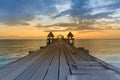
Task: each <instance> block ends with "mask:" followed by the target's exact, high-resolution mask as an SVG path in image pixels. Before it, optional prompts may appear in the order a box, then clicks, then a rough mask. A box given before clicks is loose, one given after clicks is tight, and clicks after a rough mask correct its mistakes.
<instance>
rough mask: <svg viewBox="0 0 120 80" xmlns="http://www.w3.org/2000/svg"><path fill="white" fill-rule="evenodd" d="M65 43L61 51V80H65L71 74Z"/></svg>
mask: <svg viewBox="0 0 120 80" xmlns="http://www.w3.org/2000/svg"><path fill="white" fill-rule="evenodd" d="M63 48H64V47H63V43H61V49H60V69H59V80H65V79H66V77H67V76H68V75H69V74H70V71H69V66H68V64H67V59H66V57H65V53H64V49H63Z"/></svg>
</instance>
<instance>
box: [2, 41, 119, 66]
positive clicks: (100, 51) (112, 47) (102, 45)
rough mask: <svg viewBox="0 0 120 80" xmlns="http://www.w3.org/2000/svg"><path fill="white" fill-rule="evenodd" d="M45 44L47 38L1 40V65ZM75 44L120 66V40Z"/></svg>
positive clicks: (76, 42)
mask: <svg viewBox="0 0 120 80" xmlns="http://www.w3.org/2000/svg"><path fill="white" fill-rule="evenodd" d="M45 45H46V40H0V67H2V66H4V65H5V64H8V63H10V62H12V61H15V60H17V59H19V58H21V57H23V56H26V55H27V54H28V51H29V50H38V49H39V47H40V46H45ZM75 46H77V47H79V46H80V47H85V48H86V49H89V50H90V54H91V55H93V56H95V57H97V58H99V59H102V60H104V61H106V62H108V63H110V64H112V65H114V66H117V67H119V68H120V40H76V41H75Z"/></svg>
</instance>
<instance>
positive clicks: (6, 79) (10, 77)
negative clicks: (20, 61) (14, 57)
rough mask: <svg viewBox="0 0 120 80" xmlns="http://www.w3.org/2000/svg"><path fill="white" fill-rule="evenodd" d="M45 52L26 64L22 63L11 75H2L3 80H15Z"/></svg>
mask: <svg viewBox="0 0 120 80" xmlns="http://www.w3.org/2000/svg"><path fill="white" fill-rule="evenodd" d="M43 54H44V52H43V53H42V54H39V55H36V56H35V57H33V59H31V60H29V61H28V62H27V63H26V64H24V65H22V66H21V67H19V68H18V69H16V70H15V71H13V72H11V73H10V74H9V75H7V76H5V77H2V78H1V80H14V79H15V78H16V77H17V76H19V75H20V74H21V73H22V72H24V71H25V70H26V69H27V68H28V67H29V66H30V65H32V64H33V63H34V62H35V61H36V60H38V58H39V57H40V56H42V55H43ZM8 69H9V68H8Z"/></svg>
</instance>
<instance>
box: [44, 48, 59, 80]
mask: <svg viewBox="0 0 120 80" xmlns="http://www.w3.org/2000/svg"><path fill="white" fill-rule="evenodd" d="M58 48H59V47H58ZM58 71H59V49H57V50H56V52H55V56H54V58H53V61H52V63H51V65H50V67H49V69H48V72H47V73H46V76H45V78H44V80H58V73H59V72H58Z"/></svg>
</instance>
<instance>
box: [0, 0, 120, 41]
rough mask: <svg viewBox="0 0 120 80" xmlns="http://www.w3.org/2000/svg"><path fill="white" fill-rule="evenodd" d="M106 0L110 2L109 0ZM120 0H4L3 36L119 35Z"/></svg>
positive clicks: (0, 12)
mask: <svg viewBox="0 0 120 80" xmlns="http://www.w3.org/2000/svg"><path fill="white" fill-rule="evenodd" d="M106 1H107V3H106ZM119 4H120V0H94V2H93V0H51V1H49V0H19V1H18V0H1V1H0V39H41V38H42V39H43V38H46V36H47V34H48V32H50V31H52V32H53V33H55V35H56V36H57V35H59V34H61V35H67V33H68V32H70V31H71V32H73V34H74V35H75V36H74V37H75V38H79V39H120V6H119Z"/></svg>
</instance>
